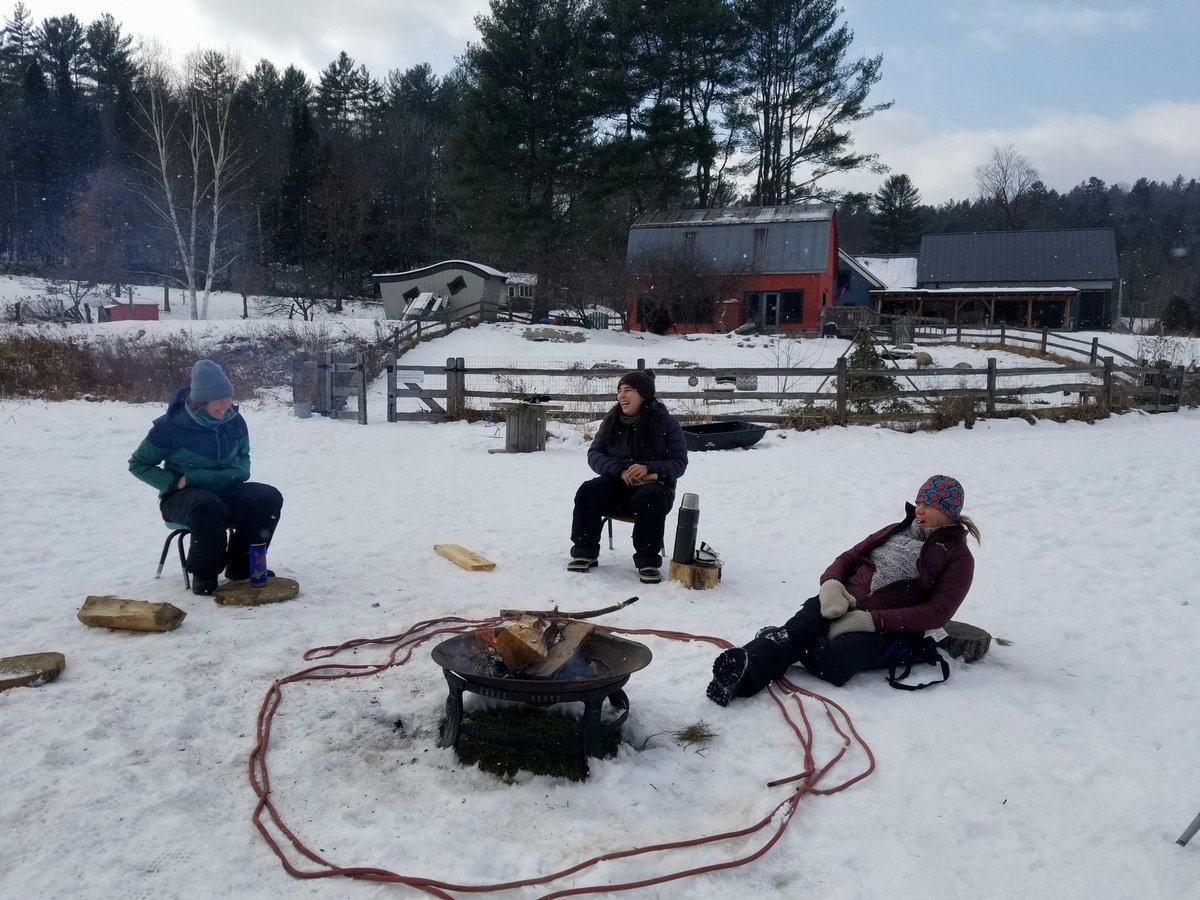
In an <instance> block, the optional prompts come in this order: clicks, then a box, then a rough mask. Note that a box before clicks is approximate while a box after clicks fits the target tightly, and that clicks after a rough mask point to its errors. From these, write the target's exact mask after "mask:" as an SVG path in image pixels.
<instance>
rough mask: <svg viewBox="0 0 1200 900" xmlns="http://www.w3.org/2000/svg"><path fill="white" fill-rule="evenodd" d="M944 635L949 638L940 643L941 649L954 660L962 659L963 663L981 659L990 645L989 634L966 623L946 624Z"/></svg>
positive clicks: (990, 637) (990, 638)
mask: <svg viewBox="0 0 1200 900" xmlns="http://www.w3.org/2000/svg"><path fill="white" fill-rule="evenodd" d="M946 634H948V635H949V637H948V638H947V639H946V640H945V641H943V642H942V647H943V648H944V649H945V651H946V652H947V653H949V654H950V655H951V656H953V657H955V658H956V659H957V658H958V657H962V661H963V662H969V663H970V662H975V661H977V660H980V659H983V657H984V655H985V654H986V653H987V652H988V648H989V647H991V645H992V636H991V635H990V634H988V633H987V632H986V631H984V630H983V629H982V628H976V627H975V626H974V625H968V624H967V623H966V622H948V623H947V624H946Z"/></svg>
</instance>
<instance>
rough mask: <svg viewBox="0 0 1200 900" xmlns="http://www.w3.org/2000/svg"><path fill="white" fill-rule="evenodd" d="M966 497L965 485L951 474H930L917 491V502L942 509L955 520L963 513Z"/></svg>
mask: <svg viewBox="0 0 1200 900" xmlns="http://www.w3.org/2000/svg"><path fill="white" fill-rule="evenodd" d="M965 499H966V494H964V493H963V486H962V485H961V484H959V483H958V479H957V478H951V477H950V476H949V475H930V476H929V478H927V479H925V483H924V484H923V485H921V488H920V490H918V491H917V503H924V504H925V505H926V506H932V507H933V508H934V509H939V510H941V511H942V512H944V513H945V514H946V515H947V516H949V517H950V519H951V521H954V522H957V521H958V517H959V516H960V515H962V508H963V501H964V500H965Z"/></svg>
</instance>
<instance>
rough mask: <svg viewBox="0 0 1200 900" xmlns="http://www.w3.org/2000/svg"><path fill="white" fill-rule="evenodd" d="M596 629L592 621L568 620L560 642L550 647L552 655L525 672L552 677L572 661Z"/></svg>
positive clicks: (541, 676) (563, 628) (564, 625)
mask: <svg viewBox="0 0 1200 900" xmlns="http://www.w3.org/2000/svg"><path fill="white" fill-rule="evenodd" d="M595 630H596V626H595V625H593V624H592V623H591V622H566V623H564V624H563V627H562V635H561V636H560V637H559V639H558V643H557V644H555V645H554V646H553V647H551V648H550V655H549V656H547V657H546V658H545V659H544V660H542V661H541V662H536V663H534V664H533V665H531V666H529V667H528V668H527V669H526V670H525V674H527V675H534V676H536V677H538V678H550V677H551V676H552V675H554V673H555V672H557V671H558V670H559V669H561V668H562V667H563V666H565V665H566V664H567V663H568V662H570V661H571V657H572V656H574V655H575V654H576V652H578V650H579V647H580V645H581V644H582V643H583V642H584V641H585V640H587V638H588V636H589V635H590V634H591V633H592V632H593V631H595Z"/></svg>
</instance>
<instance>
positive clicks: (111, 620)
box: [77, 596, 187, 631]
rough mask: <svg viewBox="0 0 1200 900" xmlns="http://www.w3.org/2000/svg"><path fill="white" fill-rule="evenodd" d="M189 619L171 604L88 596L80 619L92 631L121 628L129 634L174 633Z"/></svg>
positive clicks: (79, 613) (82, 607)
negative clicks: (142, 632)
mask: <svg viewBox="0 0 1200 900" xmlns="http://www.w3.org/2000/svg"><path fill="white" fill-rule="evenodd" d="M186 615H187V613H185V612H184V611H183V610H182V609H180V608H179V607H177V606H172V605H171V604H170V603H148V602H147V601H145V600H125V599H123V598H121V597H112V596H104V597H94V596H89V597H88V598H87V599H86V600H84V601H83V606H81V607H80V608H79V612H78V614H77V617H78V619H79V621H80V622H82V623H83V624H84V625H90V626H92V627H93V628H120V629H123V630H126V631H174V630H175V629H176V628H178V627H179V625H180V623H181V622H182V621H183V619H184V617H185V616H186Z"/></svg>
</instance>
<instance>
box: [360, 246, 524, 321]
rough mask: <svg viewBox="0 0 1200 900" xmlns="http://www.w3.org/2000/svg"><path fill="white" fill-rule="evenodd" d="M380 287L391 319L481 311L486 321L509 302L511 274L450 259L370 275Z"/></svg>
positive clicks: (380, 292)
mask: <svg viewBox="0 0 1200 900" xmlns="http://www.w3.org/2000/svg"><path fill="white" fill-rule="evenodd" d="M371 277H372V278H373V279H374V281H375V283H376V284H378V285H379V295H380V297H381V298H382V300H383V314H384V316H385V317H386V318H388V319H404V318H410V319H411V318H417V317H429V316H432V315H435V314H440V313H446V314H449V315H451V316H456V315H462V314H464V313H467V312H469V311H470V310H471V309H473V308H474V309H478V310H479V313H480V318H482V319H483V320H485V321H487V320H490V319H494V318H495V317H496V311H497V310H498V309H499V308H500V307H501V306H503V305H505V304H507V302H508V294H507V291H506V288H505V283H506V282H507V280H508V275H507V274H506V273H504V272H501V271H499V270H498V269H493V268H492V267H491V266H485V265H483V264H482V263H476V262H470V261H469V260H465V259H448V260H445V261H443V262H440V263H434V264H433V265H431V266H425V267H424V268H420V269H411V270H409V271H407V272H385V273H382V274H379V275H372V276H371Z"/></svg>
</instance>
